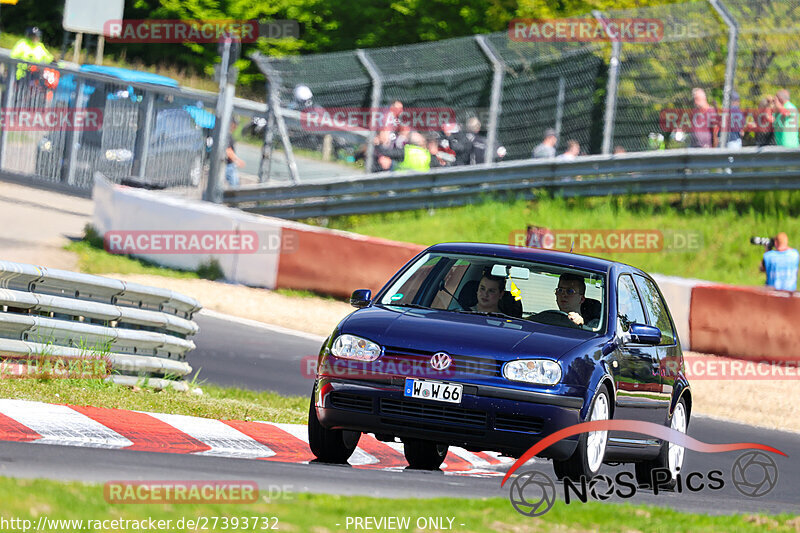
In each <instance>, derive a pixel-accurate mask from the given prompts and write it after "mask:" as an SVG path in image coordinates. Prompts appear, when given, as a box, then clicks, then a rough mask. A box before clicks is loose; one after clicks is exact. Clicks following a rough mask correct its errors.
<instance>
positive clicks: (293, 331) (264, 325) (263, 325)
mask: <svg viewBox="0 0 800 533" xmlns="http://www.w3.org/2000/svg"><path fill="white" fill-rule="evenodd" d="M197 314H198V315H202V316H207V317H209V318H217V319H219V320H227V321H229V322H236V323H237V324H243V325H245V326H250V327H253V328H261V329H266V330H268V331H272V332H274V333H280V334H282V335H294V336H295V337H303V338H305V339H310V340H313V341H317V342H319V343H322V341H324V340H325V339H326V337H323V336H321V335H315V334H313V333H308V332H305V331H299V330H296V329H290V328H285V327H283V326H276V325H274V324H267V323H265V322H259V321H257V320H251V319H249V318H241V317H238V316H233V315H228V314H225V313H220V312H219V311H212V310H211V309H203V310H201V311H200V312H199V313H197Z"/></svg>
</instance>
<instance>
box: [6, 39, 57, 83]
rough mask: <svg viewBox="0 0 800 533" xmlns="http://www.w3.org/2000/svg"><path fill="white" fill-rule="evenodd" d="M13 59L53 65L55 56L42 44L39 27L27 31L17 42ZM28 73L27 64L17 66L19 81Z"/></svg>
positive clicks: (12, 53) (13, 49) (12, 50)
mask: <svg viewBox="0 0 800 533" xmlns="http://www.w3.org/2000/svg"><path fill="white" fill-rule="evenodd" d="M11 58H12V59H19V60H21V61H27V62H28V63H51V62H52V61H53V59H54V58H53V54H51V53H50V52H48V51H47V48H46V47H45V45H44V44H42V30H40V29H39V28H37V27H33V28H28V29H27V30H25V37H23V38H22V39H20V40H19V41H17V44H15V45H14V48H12V49H11ZM27 71H28V65H27V63H18V64H17V79H18V80H21V79H22V78H23V77H24V76H25V73H26V72H27Z"/></svg>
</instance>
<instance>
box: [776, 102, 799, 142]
mask: <svg viewBox="0 0 800 533" xmlns="http://www.w3.org/2000/svg"><path fill="white" fill-rule="evenodd" d="M775 97H776V98H775V114H774V117H775V123H774V130H775V144H777V145H778V146H783V147H786V148H800V137H798V132H797V127H798V116H797V107H795V105H794V104H793V103H791V102H790V101H789V91H787V90H786V89H781V90H780V91H778V92H777V93H775Z"/></svg>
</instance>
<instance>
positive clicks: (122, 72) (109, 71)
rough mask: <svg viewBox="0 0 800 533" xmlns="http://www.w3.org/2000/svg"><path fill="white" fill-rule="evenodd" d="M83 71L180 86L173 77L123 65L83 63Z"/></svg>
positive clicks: (133, 80)
mask: <svg viewBox="0 0 800 533" xmlns="http://www.w3.org/2000/svg"><path fill="white" fill-rule="evenodd" d="M80 69H81V71H83V72H93V73H95V74H105V75H106V76H112V77H114V78H118V79H120V80H122V81H127V82H131V83H149V84H150V85H163V86H165V87H178V82H177V81H176V80H173V79H172V78H168V77H166V76H161V75H160V74H153V73H151V72H141V71H138V70H131V69H127V68H121V67H109V66H104V65H81V67H80Z"/></svg>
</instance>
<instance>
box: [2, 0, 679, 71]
mask: <svg viewBox="0 0 800 533" xmlns="http://www.w3.org/2000/svg"><path fill="white" fill-rule="evenodd" d="M664 3H671V1H670V0H649V1H647V2H643V1H642V0H618V1H614V0H547V1H545V2H542V1H539V0H425V1H423V0H376V1H370V2H364V1H361V0H264V1H260V2H254V1H253V0H195V1H192V2H186V1H184V0H126V1H125V10H124V18H125V19H191V20H225V19H228V20H230V19H234V20H252V19H256V20H259V21H269V20H283V19H292V20H297V21H298V22H299V24H300V33H301V35H300V38H299V39H266V38H264V37H262V38H259V40H258V42H257V43H252V44H245V46H244V47H243V53H242V58H243V59H241V60H239V61H238V62H237V67H238V68H239V69H240V75H239V84H241V85H244V86H248V85H251V84H253V83H256V82H259V81H262V80H263V77H262V76H261V74H260V73H259V72H258V70H257V69H256V68H255V66H254V65H252V62H251V61H250V60H249V59H248V55H249V54H250V53H251V52H253V51H256V50H258V51H260V52H262V53H264V54H267V55H274V56H284V55H292V54H307V53H321V52H333V51H339V50H353V49H355V48H372V47H380V46H394V45H403V44H412V43H418V42H425V41H436V40H440V39H447V38H450V37H462V36H465V35H473V34H476V33H488V32H494V31H503V30H504V29H505V28H506V26H507V24H508V22H509V21H510V20H512V19H514V18H547V17H566V16H573V15H580V14H585V13H589V12H590V11H591V10H592V9H610V8H616V9H625V8H630V7H638V6H642V5H656V4H664ZM63 7H64V4H63V2H44V3H43V2H20V3H19V4H18V5H16V6H8V7H5V8H4V9H3V15H4V16H3V19H4V21H5V24H6V27H7V29H8V30H10V31H13V32H15V33H19V34H22V33H23V32H24V30H25V28H26V27H27V26H32V25H38V26H39V27H41V28H42V30H43V31H44V34H45V42H46V43H47V44H48V45H49V46H60V45H61V37H62V30H61V19H62V13H63ZM106 54H107V55H110V56H113V57H115V58H117V59H118V60H120V59H121V60H123V61H132V62H133V63H138V62H141V63H145V64H150V65H155V64H165V65H170V66H172V67H178V68H181V69H183V68H187V69H189V70H191V71H194V72H196V73H203V74H205V75H207V76H211V75H212V74H213V65H214V63H215V62H217V61H218V57H217V46H216V44H197V43H186V44H114V43H108V44H107V45H106Z"/></svg>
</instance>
